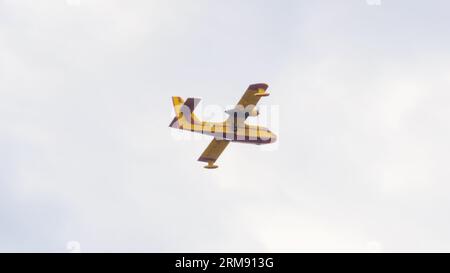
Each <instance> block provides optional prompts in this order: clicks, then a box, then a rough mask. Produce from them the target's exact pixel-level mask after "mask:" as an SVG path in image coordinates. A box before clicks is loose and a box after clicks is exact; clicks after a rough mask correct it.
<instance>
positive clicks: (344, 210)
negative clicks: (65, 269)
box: [0, 0, 450, 252]
mask: <svg viewBox="0 0 450 273" xmlns="http://www.w3.org/2000/svg"><path fill="white" fill-rule="evenodd" d="M449 8H450V3H449V2H448V1H445V0H432V1H419V0H347V1H332V0H316V1H294V0H282V1H261V0H259V1H257V0H253V1H252V0H244V1H237V0H231V1H230V0H228V1H224V0H217V1H206V0H195V1H194V0H188V1H175V0H168V1H167V0H164V1H163V0H153V1H144V0H142V1H139V0H132V1H119V0H43V1H32V0H0V252H68V251H74V248H75V250H76V251H81V252H235V251H239V252H247V251H252V252H253V251H258V252H311V251H312V252H373V251H375V252H378V251H382V252H383V251H384V252H398V251H406V252H416V251H450V233H449V232H448V230H450V217H449V215H450V214H449V211H450V199H449V192H450V185H449V184H448V181H450V171H449V170H450V169H449V168H448V166H447V165H448V162H449V159H450V158H449V152H450V145H449V143H448V139H450V123H449V118H448V117H449V116H450V108H449V107H448V105H449V103H450V93H449V92H448V90H449V87H450V52H449V50H448V48H449V47H450V33H449V32H450V30H449V28H448V25H450V17H448V9H449ZM259 82H265V83H267V84H269V90H268V91H269V92H270V93H271V95H270V96H269V97H267V98H263V99H262V100H261V104H262V107H261V109H262V113H261V114H262V116H263V117H264V116H269V121H270V124H269V126H268V127H270V128H271V129H273V130H272V131H274V133H276V134H277V135H278V142H277V143H275V144H271V145H273V146H271V148H266V149H264V148H261V147H256V146H253V145H244V144H231V145H229V146H228V148H227V149H226V150H225V152H224V153H223V155H222V156H221V157H220V159H219V160H218V161H217V163H218V165H219V166H220V167H219V168H218V169H215V170H206V169H204V168H203V163H200V162H197V158H198V157H199V155H200V154H201V153H202V151H203V150H204V149H205V148H206V146H207V145H208V143H209V142H210V141H211V139H210V138H209V137H201V138H193V136H192V135H191V133H190V132H178V131H177V132H174V130H175V129H171V128H169V127H168V125H169V123H170V121H171V120H172V118H173V108H172V104H171V96H174V95H176V96H181V97H183V98H187V97H197V98H202V103H201V105H200V106H199V111H197V112H196V113H197V115H198V116H199V117H200V118H203V119H205V120H208V118H209V117H210V115H208V113H204V112H202V111H201V109H205V108H206V107H207V106H210V105H216V106H230V105H233V104H235V103H236V102H237V101H238V99H239V98H240V97H241V95H242V93H243V92H244V91H245V89H246V88H247V86H248V85H250V84H252V83H259ZM264 107H266V108H264ZM270 107H275V108H274V109H276V111H268V110H267V109H271V108H270ZM264 109H265V110H266V111H264ZM251 122H253V123H254V124H255V122H262V123H263V124H262V125H264V120H263V119H261V120H255V119H250V123H251ZM266 125H267V124H266ZM267 147H269V146H267Z"/></svg>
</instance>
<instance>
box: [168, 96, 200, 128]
mask: <svg viewBox="0 0 450 273" xmlns="http://www.w3.org/2000/svg"><path fill="white" fill-rule="evenodd" d="M172 102H173V108H174V109H175V118H174V119H173V120H172V122H171V123H170V125H169V127H172V128H179V129H183V128H184V129H188V130H190V129H191V128H192V125H194V124H201V123H202V122H201V121H200V120H199V119H198V118H197V117H196V116H195V114H194V113H193V112H194V109H195V107H197V105H198V103H199V102H200V99H196V98H188V99H187V100H186V102H184V101H183V99H182V98H180V97H172ZM186 127H187V128H186Z"/></svg>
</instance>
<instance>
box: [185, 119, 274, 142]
mask: <svg viewBox="0 0 450 273" xmlns="http://www.w3.org/2000/svg"><path fill="white" fill-rule="evenodd" d="M183 125H184V126H180V128H179V129H182V130H188V131H191V132H196V133H201V134H205V135H211V136H214V137H215V138H216V139H226V140H229V141H234V142H242V143H251V144H269V143H273V142H275V141H276V139H277V136H276V135H275V134H274V133H272V132H271V131H270V130H269V129H267V128H264V127H261V126H255V125H248V124H245V123H244V122H241V123H240V124H239V125H236V126H235V125H233V124H232V123H228V122H201V123H189V124H183Z"/></svg>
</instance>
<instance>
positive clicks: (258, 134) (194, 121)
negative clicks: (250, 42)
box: [169, 83, 277, 169]
mask: <svg viewBox="0 0 450 273" xmlns="http://www.w3.org/2000/svg"><path fill="white" fill-rule="evenodd" d="M268 87H269V86H268V85H267V84H264V83H258V84H252V85H250V86H249V87H248V88H247V91H245V93H244V95H243V96H242V98H241V99H240V100H239V102H238V104H237V105H236V106H235V108H234V109H231V110H227V111H225V112H226V113H227V114H229V115H230V117H229V118H228V119H227V120H226V121H224V122H204V121H201V120H199V119H198V118H197V117H196V116H195V114H194V113H193V112H194V109H195V107H196V106H197V105H198V103H199V102H200V99H196V98H188V99H187V100H186V101H183V99H182V98H180V97H172V101H173V106H174V108H175V114H176V116H175V118H174V119H173V120H172V122H171V123H170V125H169V127H172V128H177V129H181V130H187V131H191V132H196V133H201V134H206V135H211V136H213V137H214V139H213V140H212V141H211V143H210V144H209V146H208V147H207V148H206V150H205V151H204V152H203V154H202V155H201V156H200V158H199V159H198V161H202V162H206V163H208V165H206V166H205V168H207V169H215V168H217V167H218V166H217V165H214V163H215V162H216V160H217V159H218V158H219V156H220V154H221V153H222V152H223V150H225V148H226V147H227V146H228V143H230V142H239V143H250V144H256V145H261V144H269V143H273V142H275V141H276V140H277V136H276V135H275V134H274V133H272V132H271V131H270V130H269V129H267V128H264V127H261V126H255V125H248V124H246V123H245V120H246V119H247V117H249V116H252V117H254V116H257V115H258V114H259V112H258V110H257V109H256V104H257V103H258V101H259V99H260V98H261V97H265V96H268V95H269V93H266V91H267V88H268Z"/></svg>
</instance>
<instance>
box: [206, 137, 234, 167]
mask: <svg viewBox="0 0 450 273" xmlns="http://www.w3.org/2000/svg"><path fill="white" fill-rule="evenodd" d="M229 143H230V141H229V140H225V139H224V140H222V139H213V140H212V141H211V143H210V144H209V145H208V147H207V148H206V150H205V151H204V152H203V154H202V155H201V156H200V158H199V159H198V161H202V162H207V163H208V165H206V166H205V168H208V169H213V168H217V166H216V165H214V162H216V160H217V159H218V158H219V156H220V155H221V154H222V152H223V150H225V148H226V147H227V146H228V144H229Z"/></svg>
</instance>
